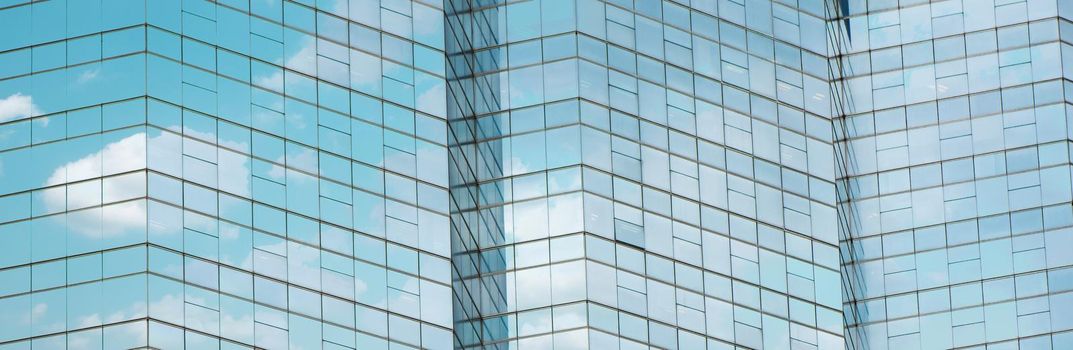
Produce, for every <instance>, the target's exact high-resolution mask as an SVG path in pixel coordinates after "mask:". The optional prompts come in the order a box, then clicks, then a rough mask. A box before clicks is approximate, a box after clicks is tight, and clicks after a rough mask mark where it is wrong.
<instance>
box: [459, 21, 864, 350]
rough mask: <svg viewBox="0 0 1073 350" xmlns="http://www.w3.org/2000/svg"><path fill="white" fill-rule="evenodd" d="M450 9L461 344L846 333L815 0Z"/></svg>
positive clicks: (773, 339) (663, 341)
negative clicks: (801, 0) (799, 0)
mask: <svg viewBox="0 0 1073 350" xmlns="http://www.w3.org/2000/svg"><path fill="white" fill-rule="evenodd" d="M445 9H446V12H447V18H448V23H447V25H448V29H447V37H448V44H447V60H448V68H449V73H448V77H447V78H448V82H449V83H448V95H449V99H448V101H449V108H448V120H449V123H450V130H451V135H450V139H449V147H450V149H451V151H450V152H451V155H452V158H451V161H452V162H451V194H452V195H451V198H452V205H453V207H452V209H451V215H452V239H453V246H454V247H455V249H454V250H455V253H456V255H455V257H454V259H453V260H454V261H453V262H454V264H455V272H456V273H457V275H456V276H455V281H454V283H455V295H456V297H457V299H456V303H457V304H456V305H455V319H456V323H455V329H454V331H455V334H456V337H457V339H458V341H459V344H458V346H460V347H464V348H477V347H480V346H484V348H495V349H550V348H553V347H554V348H555V349H583V348H593V349H610V348H624V349H639V348H649V347H652V348H664V349H673V348H682V349H703V348H711V349H728V348H734V347H741V348H769V349H778V348H790V347H794V348H818V349H835V348H841V347H842V346H843V344H844V341H843V337H842V329H843V318H842V298H841V288H840V283H839V281H840V278H839V263H840V262H839V253H838V243H839V239H838V224H837V217H836V209H835V206H836V196H835V188H836V186H835V179H836V176H835V162H834V148H833V142H834V139H833V136H834V135H833V134H832V123H831V117H832V113H833V111H834V109H833V108H832V103H831V99H830V86H831V84H830V79H829V72H828V57H829V52H831V49H830V48H828V46H827V45H826V43H827V29H826V25H827V21H826V20H825V18H828V16H827V15H826V12H825V11H826V8H825V6H824V3H823V2H820V1H813V2H803V3H801V4H800V5H798V4H797V3H796V2H789V3H787V2H774V3H772V2H767V1H755V2H747V3H745V4H742V3H737V2H732V1H720V2H716V1H695V2H693V3H692V4H690V3H688V2H686V3H681V2H673V1H636V2H634V1H599V0H532V1H524V2H512V3H505V4H504V3H500V2H480V1H477V2H471V1H462V0H459V1H451V2H449V4H448V5H447V6H445ZM536 13H539V14H540V15H539V16H536V15H534V14H536Z"/></svg>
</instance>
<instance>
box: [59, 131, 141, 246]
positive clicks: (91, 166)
mask: <svg viewBox="0 0 1073 350" xmlns="http://www.w3.org/2000/svg"><path fill="white" fill-rule="evenodd" d="M145 152H146V137H145V133H136V134H133V135H130V136H127V137H125V138H123V139H121V140H119V141H116V142H112V143H109V144H107V145H105V146H104V147H102V148H101V150H100V151H97V152H94V153H92V154H89V155H87V156H85V157H82V158H79V159H77V160H74V161H71V162H68V163H66V164H64V165H61V166H59V167H56V169H55V170H53V171H52V175H50V176H49V177H48V179H46V180H45V184H44V185H45V186H55V185H61V184H64V183H67V182H68V181H69V180H81V179H87V178H94V177H98V176H101V175H102V174H103V173H104V155H105V154H107V155H108V162H109V164H108V168H109V169H123V170H133V169H139V168H144V167H145V159H146V158H145V157H146V153H145ZM116 184H117V186H102V187H103V188H102V189H101V190H98V191H92V190H89V191H85V190H79V191H45V193H44V204H45V207H46V208H48V210H49V211H64V210H66V209H67V203H100V202H101V198H125V197H127V194H129V193H132V192H138V191H140V192H144V191H145V189H144V188H139V189H131V188H126V186H119V185H118V184H127V185H133V186H144V185H145V183H144V182H137V181H135V182H119V183H116ZM106 211H107V215H102V216H101V219H100V223H98V222H97V221H96V220H94V219H93V218H91V217H88V216H83V215H69V216H68V219H69V220H70V221H69V222H68V225H67V226H68V227H69V228H70V229H71V230H73V231H74V232H76V233H79V234H83V235H86V236H90V237H96V236H97V235H98V234H103V235H104V236H105V237H109V236H115V235H119V234H122V233H123V232H127V231H128V230H132V229H143V228H144V227H145V220H146V207H145V203H144V202H138V203H133V204H131V203H127V204H121V205H117V206H113V207H109V208H108V210H106ZM98 225H101V226H98ZM101 227H103V228H104V231H103V232H102V231H99V229H100V228H101Z"/></svg>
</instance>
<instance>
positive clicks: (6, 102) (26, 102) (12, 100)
mask: <svg viewBox="0 0 1073 350" xmlns="http://www.w3.org/2000/svg"><path fill="white" fill-rule="evenodd" d="M33 100H34V99H33V96H30V95H23V94H22V93H21V92H16V93H14V94H12V95H10V96H8V97H5V98H2V99H0V123H2V122H6V121H9V120H16V119H23V118H29V117H32V116H35V115H39V114H41V109H40V108H38V107H37V105H35V104H34V102H33Z"/></svg>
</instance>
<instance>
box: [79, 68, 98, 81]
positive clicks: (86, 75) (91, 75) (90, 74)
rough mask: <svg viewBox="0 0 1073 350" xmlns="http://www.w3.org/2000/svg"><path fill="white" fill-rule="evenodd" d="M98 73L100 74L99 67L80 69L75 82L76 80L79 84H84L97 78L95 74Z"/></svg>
mask: <svg viewBox="0 0 1073 350" xmlns="http://www.w3.org/2000/svg"><path fill="white" fill-rule="evenodd" d="M99 75H101V70H100V68H96V69H90V70H86V71H82V73H81V74H79V75H78V80H76V82H78V83H79V84H85V83H88V82H90V81H93V80H94V79H97V76H99Z"/></svg>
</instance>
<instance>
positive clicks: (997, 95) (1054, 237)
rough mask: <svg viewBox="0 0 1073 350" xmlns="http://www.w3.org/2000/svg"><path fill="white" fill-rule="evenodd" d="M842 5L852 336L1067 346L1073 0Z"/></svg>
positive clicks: (843, 198) (843, 204)
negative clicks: (1071, 0)
mask: <svg viewBox="0 0 1073 350" xmlns="http://www.w3.org/2000/svg"><path fill="white" fill-rule="evenodd" d="M843 5H845V7H844V11H843V12H842V13H843V16H842V17H840V18H839V21H838V22H839V25H841V28H840V30H841V31H843V36H842V37H841V39H842V41H841V46H840V48H841V51H840V52H839V56H838V60H837V61H838V63H839V64H840V67H839V70H838V71H839V72H840V76H839V79H838V81H837V84H836V85H837V90H838V91H840V93H841V95H840V97H841V99H840V101H842V102H843V103H841V104H840V106H841V111H842V113H841V114H842V116H841V118H838V120H837V121H836V126H837V127H836V131H837V133H836V134H837V135H838V136H837V139H838V144H839V150H840V154H842V155H843V157H841V159H844V162H843V166H842V167H840V169H841V171H840V174H839V182H838V184H839V194H840V198H839V200H840V206H839V208H840V210H841V212H840V216H841V217H843V218H844V220H845V221H844V225H843V229H844V230H843V232H842V234H843V235H842V236H841V248H842V253H843V254H842V256H843V262H844V265H843V271H844V272H845V273H844V276H845V279H844V281H843V284H844V285H845V286H846V292H845V295H846V305H845V310H846V312H845V316H846V323H847V332H846V334H847V339H848V341H847V345H848V346H851V347H852V348H857V349H917V348H922V349H946V348H972V349H983V348H984V347H985V344H986V348H987V349H1018V348H1020V349H1070V348H1073V333H1071V332H1069V330H1071V329H1073V318H1071V315H1073V255H1071V254H1070V252H1073V227H1071V226H1073V207H1071V205H1070V202H1071V198H1073V193H1071V190H1070V159H1071V158H1070V150H1071V148H1070V143H1069V141H1070V137H1071V136H1073V132H1071V131H1073V129H1071V127H1073V122H1071V119H1070V116H1071V112H1073V109H1070V108H1069V106H1070V105H1069V104H1068V103H1069V102H1073V100H1071V97H1070V96H1073V95H1071V94H1070V91H1071V90H1070V88H1073V85H1071V84H1070V82H1069V79H1070V78H1073V70H1071V68H1073V65H1071V63H1073V60H1071V59H1073V56H1071V54H1073V50H1071V49H1073V46H1071V45H1070V39H1071V38H1073V37H1071V36H1070V33H1073V32H1071V30H1073V23H1071V22H1070V20H1071V19H1073V2H1069V1H1064V0H1058V1H1056V0H1029V1H1001V0H998V1H992V0H948V1H936V2H931V3H929V2H928V1H905V0H902V1H900V2H898V1H875V0H872V1H863V0H849V1H844V2H843Z"/></svg>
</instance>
